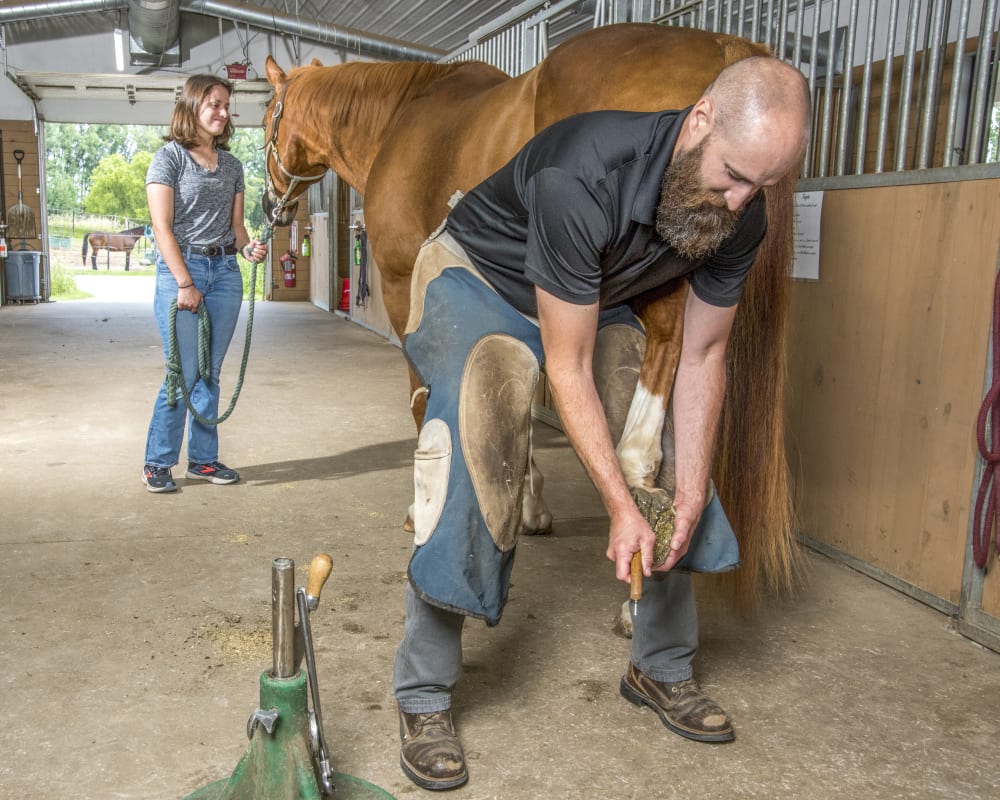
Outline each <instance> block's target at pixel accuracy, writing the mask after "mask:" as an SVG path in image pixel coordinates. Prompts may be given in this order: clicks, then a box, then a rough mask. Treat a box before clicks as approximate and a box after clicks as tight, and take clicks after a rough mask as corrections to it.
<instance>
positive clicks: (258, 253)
mask: <svg viewBox="0 0 1000 800" xmlns="http://www.w3.org/2000/svg"><path fill="white" fill-rule="evenodd" d="M240 253H241V254H242V256H243V258H245V259H246V260H247V261H250V262H251V263H255V264H256V263H259V262H261V261H263V260H264V259H265V258H267V245H266V244H265V243H264V242H259V241H257V240H256V239H251V240H250V241H249V242H247V243H246V244H245V245H243V249H242V250H240Z"/></svg>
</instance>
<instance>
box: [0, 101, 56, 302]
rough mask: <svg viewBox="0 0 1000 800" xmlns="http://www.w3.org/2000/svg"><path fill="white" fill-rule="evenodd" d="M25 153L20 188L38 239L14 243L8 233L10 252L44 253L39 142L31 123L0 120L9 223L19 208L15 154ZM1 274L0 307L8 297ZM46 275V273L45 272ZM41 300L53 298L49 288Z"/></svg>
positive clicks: (1, 200)
mask: <svg viewBox="0 0 1000 800" xmlns="http://www.w3.org/2000/svg"><path fill="white" fill-rule="evenodd" d="M15 150H23V151H24V159H23V161H22V162H21V187H22V198H23V199H22V202H23V203H24V204H25V205H26V206H28V208H30V209H31V211H32V213H33V214H34V216H35V236H34V238H32V239H20V238H18V239H12V238H11V237H10V235H9V233H8V235H7V247H8V248H9V249H11V250H35V251H39V250H41V249H42V240H41V238H40V237H41V235H42V211H41V195H40V194H39V191H38V174H39V170H38V139H37V137H36V136H35V127H34V124H33V123H32V122H31V121H30V120H0V165H2V166H0V168H2V170H3V197H2V198H0V205H2V211H0V214H2V219H3V222H4V223H7V222H8V221H9V220H8V219H7V211H8V209H10V207H11V206H14V205H17V202H18V200H17V161H15V160H14V151H15ZM2 272H3V270H0V303H2V302H3V300H4V297H5V293H4V287H3V285H2V280H3V278H2ZM43 272H44V271H43ZM40 288H41V292H42V297H43V298H47V297H48V295H49V294H50V289H49V287H47V286H45V285H44V284H42V285H41V286H40Z"/></svg>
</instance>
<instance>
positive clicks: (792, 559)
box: [264, 24, 797, 605]
mask: <svg viewBox="0 0 1000 800" xmlns="http://www.w3.org/2000/svg"><path fill="white" fill-rule="evenodd" d="M752 55H769V51H768V50H767V49H766V48H765V47H763V46H762V45H757V44H753V43H751V42H749V41H747V40H745V39H740V38H737V37H733V36H725V35H721V34H714V33H709V32H705V31H699V30H691V29H683V28H673V27H664V26H660V25H653V24H624V25H611V26H607V27H602V28H596V29H594V30H591V31H588V32H586V33H583V34H581V35H579V36H577V37H574V38H573V39H571V40H569V41H568V42H566V43H564V44H562V45H560V46H559V47H558V48H556V49H555V50H553V51H552V53H551V54H550V55H549V56H548V57H547V58H546V59H545V60H543V61H542V62H541V63H540V64H538V65H537V66H536V67H535V68H534V69H532V70H531V71H529V72H527V73H525V74H523V75H521V76H519V77H516V78H511V77H509V76H507V75H506V74H504V73H503V72H501V71H500V70H498V69H495V68H494V67H492V66H489V65H487V64H484V63H481V62H465V63H455V64H431V63H412V62H397V63H382V62H379V63H360V62H355V63H347V64H342V65H338V66H333V67H324V66H322V65H321V64H320V63H319V62H318V61H314V62H313V63H312V64H311V65H309V66H304V67H299V68H295V69H292V70H290V71H289V72H288V74H287V75H286V74H285V72H284V71H283V70H282V69H281V68H280V67H279V66H278V64H277V63H276V62H275V61H274V59H273V58H270V57H269V58H268V59H267V63H266V73H267V78H268V81H269V82H270V83H271V85H272V86H273V88H274V98H273V99H272V100H271V103H270V104H269V106H268V109H267V112H266V114H265V118H264V127H265V141H266V143H267V144H266V146H265V147H266V150H267V153H266V156H265V157H266V163H267V168H266V176H265V177H266V178H267V180H266V189H265V193H264V209H265V213H266V214H268V215H269V217H270V218H271V219H272V220H273V222H274V223H275V224H278V225H285V224H289V223H290V221H291V220H292V219H293V218H294V215H295V206H296V203H297V201H298V198H299V196H300V195H301V194H302V192H303V191H304V189H305V188H306V186H307V185H308V184H309V183H310V182H311V181H314V180H318V179H320V178H321V177H322V176H323V175H324V174H325V173H326V170H327V169H328V168H329V169H332V170H334V171H335V172H336V173H337V174H338V175H340V176H341V177H342V178H344V179H345V180H346V181H347V182H348V183H350V184H351V185H352V186H353V187H354V188H355V189H357V190H358V191H359V192H360V193H361V194H362V195H363V196H364V199H365V217H366V225H367V230H368V235H369V244H370V247H371V250H370V253H371V254H372V256H373V258H374V259H375V261H376V262H377V263H378V265H379V267H380V271H381V281H382V292H383V297H384V300H385V306H386V311H387V313H388V316H389V319H390V321H391V324H392V326H393V328H394V330H395V331H396V333H397V334H399V335H400V336H401V337H402V334H403V331H404V327H405V325H406V321H407V315H408V312H409V305H410V277H411V272H412V269H413V265H414V261H415V258H416V255H417V251H418V249H419V248H420V246H421V244H422V243H423V242H424V240H425V239H426V238H427V237H428V235H429V234H430V233H431V232H432V231H433V230H434V229H435V228H436V227H437V226H438V224H439V223H440V222H441V221H442V220H443V219H444V217H445V216H446V214H447V213H448V208H449V206H448V200H449V198H450V197H451V196H452V194H453V193H454V192H455V190H456V189H458V190H462V191H468V190H469V189H471V188H472V187H474V186H476V185H477V184H478V183H479V182H480V181H482V180H483V179H485V178H486V177H488V176H489V175H491V174H492V173H493V172H495V171H496V170H497V169H499V168H500V167H501V166H503V165H504V164H505V163H506V162H507V161H509V160H510V159H511V158H512V157H513V156H514V154H515V153H516V152H517V151H518V149H519V148H520V147H521V146H522V145H523V144H524V143H525V142H526V141H527V140H528V139H529V138H531V136H533V135H534V134H535V133H536V132H538V131H540V130H542V129H543V128H544V127H546V126H548V125H549V124H551V123H553V122H555V121H557V120H560V119H562V118H564V117H568V116H570V115H573V114H577V113H580V112H585V111H593V110H600V109H621V110H632V111H655V110H661V109H681V108H685V107H686V106H688V105H691V104H692V103H694V102H695V101H696V100H697V99H698V98H699V97H700V95H701V93H702V91H703V90H704V89H705V88H706V87H707V85H708V84H709V83H710V82H711V81H712V80H713V79H714V78H715V76H716V75H717V74H718V73H719V72H720V71H721V69H722V68H723V67H724V66H726V65H727V64H730V63H732V62H734V61H737V60H739V59H742V58H746V57H748V56H752ZM794 179H795V176H793V175H789V176H787V177H786V178H785V179H784V180H783V181H782V182H780V183H779V184H777V185H775V186H774V187H770V188H768V189H767V190H766V197H767V216H768V234H767V237H766V238H765V241H764V243H763V244H762V246H761V249H760V251H759V253H758V256H757V260H756V262H755V264H754V266H753V268H752V269H751V270H750V273H749V278H748V281H747V284H746V286H745V289H744V294H743V298H742V300H741V303H740V307H739V309H738V313H737V318H736V322H735V325H734V328H733V331H732V334H731V337H730V343H729V349H728V354H727V360H728V372H729V380H728V387H727V393H726V398H725V401H724V407H723V416H722V419H721V421H720V426H719V444H718V450H717V454H716V464H715V474H714V477H715V481H716V485H717V487H718V491H719V494H720V498H721V500H722V502H723V505H724V506H725V508H726V512H727V515H728V516H729V519H730V521H731V523H732V526H733V528H734V530H735V531H736V533H737V536H738V538H739V541H740V549H741V561H742V566H743V568H742V569H741V570H738V571H737V572H736V573H731V574H730V575H729V576H727V577H726V578H725V581H726V582H727V583H728V584H729V586H728V588H729V589H730V591H731V592H732V596H733V597H734V599H736V600H737V601H740V602H742V603H746V604H749V605H752V604H753V602H754V601H755V600H756V599H757V597H758V596H759V594H760V592H761V590H762V589H763V588H764V587H765V586H767V588H787V587H789V586H791V584H792V582H793V576H794V572H795V567H796V562H797V551H796V547H795V542H794V536H793V531H792V514H791V502H790V491H789V481H788V474H787V463H786V460H785V450H784V439H783V428H782V425H783V420H782V414H783V410H782V405H783V396H782V395H783V381H784V371H785V347H784V336H785V332H784V323H785V318H786V315H787V303H788V291H789V286H788V284H789V280H788V273H789V268H790V263H791V256H792V248H791V234H792V228H791V226H792V197H793V187H794ZM686 291H687V284H686V282H685V281H679V282H675V283H674V284H672V285H669V286H666V287H662V288H661V289H659V290H656V291H655V292H653V293H652V294H650V295H647V296H644V297H642V298H640V302H636V303H634V304H633V310H634V311H635V312H636V314H637V315H638V316H639V317H640V319H641V321H642V323H643V325H644V327H645V329H646V333H647V342H646V349H645V353H644V356H643V362H642V368H641V371H640V375H639V386H638V387H637V390H636V392H635V398H634V400H633V404H632V408H631V410H630V411H629V419H628V421H627V423H626V426H625V433H624V435H623V438H622V441H621V443H620V444H619V447H618V454H619V459H620V460H621V462H622V468H623V471H624V473H625V476H626V479H627V480H628V481H629V484H630V485H631V486H646V487H648V486H651V485H652V479H653V477H654V476H655V475H656V472H657V469H658V466H659V462H660V458H661V453H660V431H661V430H662V426H663V421H664V415H665V410H666V408H667V403H668V399H669V396H670V390H671V387H672V384H673V379H674V373H675V370H676V367H677V363H678V360H679V355H680V342H681V336H682V326H683V309H684V302H685V294H686ZM411 385H412V387H413V388H414V389H416V388H418V386H417V384H416V381H415V379H414V376H413V375H412V372H411ZM414 401H415V402H414V404H413V405H414V407H413V413H414V418H415V420H416V422H417V425H418V426H419V425H420V424H421V422H422V419H423V413H424V406H423V403H422V402H421V401H422V395H421V394H420V393H416V394H415V395H414ZM529 478H532V476H531V475H529ZM532 480H537V479H532ZM532 480H529V481H527V483H532ZM534 485H535V486H536V487H537V486H538V485H539V484H538V483H535V484H534ZM531 500H540V498H535V497H533V496H532V492H531V491H530V488H526V489H525V509H524V514H523V522H524V526H525V530H526V531H528V532H530V530H531V528H532V527H535V528H544V527H545V526H546V525H547V524H549V523H550V522H551V515H549V517H548V519H547V520H546V519H545V516H544V515H545V514H546V513H547V512H545V511H543V512H539V514H538V516H537V517H535V516H533V514H535V512H533V511H532V510H531V509H530V508H529V501H531Z"/></svg>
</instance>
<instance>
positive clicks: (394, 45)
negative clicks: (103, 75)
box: [181, 0, 444, 61]
mask: <svg viewBox="0 0 1000 800" xmlns="http://www.w3.org/2000/svg"><path fill="white" fill-rule="evenodd" d="M181 9H182V10H184V11H189V12H192V13H196V14H204V15H206V16H210V17H218V18H219V19H226V20H229V21H231V22H242V23H245V24H248V25H253V26H254V27H256V28H261V29H263V30H267V31H274V32H276V33H286V34H289V35H290V36H298V37H300V38H302V39H308V40H310V41H313V42H319V43H320V44H326V45H330V46H331V47H336V48H339V49H341V50H346V51H348V52H351V53H358V54H361V55H368V56H371V57H375V58H384V59H392V60H404V61H436V60H437V59H438V58H440V57H441V56H442V55H444V51H443V50H437V49H435V48H430V47H420V46H417V45H412V44H410V43H408V42H401V41H399V40H398V39H390V38H389V37H387V36H376V35H374V34H371V33H365V32H364V31H359V30H356V29H354V28H345V27H342V26H338V25H330V24H328V23H326V22H320V21H319V20H315V19H307V18H303V17H299V16H296V15H293V14H282V13H280V12H278V11H274V10H273V9H267V8H261V7H260V6H252V5H244V4H239V5H237V4H235V3H226V2H221V0H181Z"/></svg>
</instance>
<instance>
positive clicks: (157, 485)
mask: <svg viewBox="0 0 1000 800" xmlns="http://www.w3.org/2000/svg"><path fill="white" fill-rule="evenodd" d="M142 482H143V483H144V484H146V489H148V490H149V491H150V492H176V491H177V484H176V483H174V476H173V475H172V474H171V472H170V467H157V466H154V465H153V464H146V465H145V466H144V467H143V468H142Z"/></svg>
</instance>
